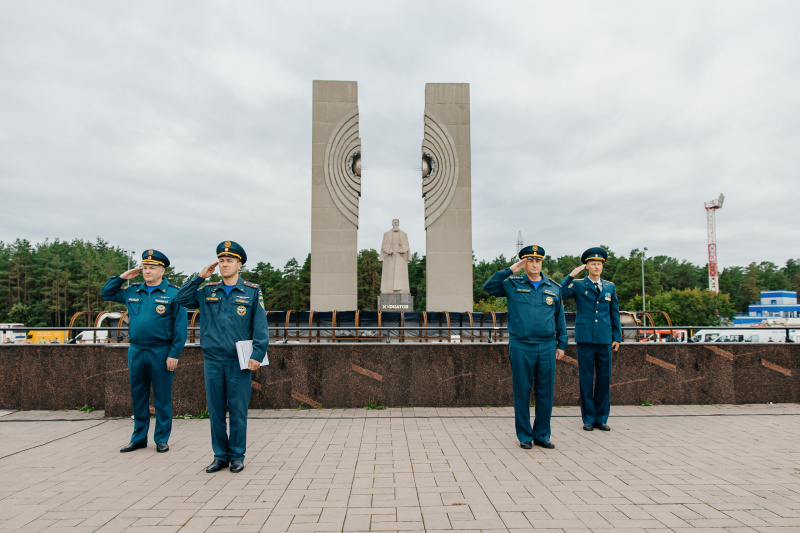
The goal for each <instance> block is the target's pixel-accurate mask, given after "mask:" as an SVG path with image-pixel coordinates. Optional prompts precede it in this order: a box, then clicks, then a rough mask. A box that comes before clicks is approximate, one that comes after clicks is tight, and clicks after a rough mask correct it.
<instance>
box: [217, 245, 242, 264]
mask: <svg viewBox="0 0 800 533" xmlns="http://www.w3.org/2000/svg"><path fill="white" fill-rule="evenodd" d="M217 257H235V258H236V259H238V260H239V261H241V262H242V264H245V263H246V262H247V254H246V253H245V251H244V248H242V247H241V245H240V244H239V243H238V242H235V241H223V242H221V243H219V244H218V245H217Z"/></svg>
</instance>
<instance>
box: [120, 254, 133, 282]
mask: <svg viewBox="0 0 800 533" xmlns="http://www.w3.org/2000/svg"><path fill="white" fill-rule="evenodd" d="M120 251H122V252H125V256H126V257H127V258H128V270H130V269H131V257H133V254H135V253H136V252H134V251H133V250H126V249H125V248H120ZM130 284H131V282H130V281H127V282H126V283H125V286H126V287H128V286H129V285H130Z"/></svg>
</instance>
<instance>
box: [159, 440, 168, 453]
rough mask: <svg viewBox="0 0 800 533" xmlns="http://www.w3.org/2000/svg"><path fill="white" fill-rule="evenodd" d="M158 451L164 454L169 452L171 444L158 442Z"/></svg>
mask: <svg viewBox="0 0 800 533" xmlns="http://www.w3.org/2000/svg"><path fill="white" fill-rule="evenodd" d="M156 451H157V452H158V453H164V452H168V451H169V444H167V443H166V442H156Z"/></svg>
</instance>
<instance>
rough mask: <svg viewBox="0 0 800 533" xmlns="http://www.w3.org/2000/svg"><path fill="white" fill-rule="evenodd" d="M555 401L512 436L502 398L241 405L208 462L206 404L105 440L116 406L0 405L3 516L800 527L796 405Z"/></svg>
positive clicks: (167, 521)
mask: <svg viewBox="0 0 800 533" xmlns="http://www.w3.org/2000/svg"><path fill="white" fill-rule="evenodd" d="M554 415H555V417H554V418H553V442H554V443H555V444H556V449H555V450H543V449H541V448H536V447H534V449H532V450H522V449H520V448H519V447H518V446H517V442H516V439H515V438H514V432H513V416H512V410H511V409H510V408H483V409H481V408H473V409H435V408H406V409H387V410H382V411H366V410H355V409H348V410H336V409H334V410H306V411H287V410H283V411H251V412H250V416H251V419H250V421H249V433H248V453H247V458H246V461H245V470H244V471H243V472H242V473H240V474H231V473H230V472H229V471H227V470H226V471H223V472H219V473H217V474H206V473H205V471H204V468H205V466H206V465H207V464H208V463H210V462H211V459H212V453H211V445H210V436H209V428H208V421H207V420H196V419H191V420H183V419H181V420H176V421H175V424H174V427H173V434H172V439H171V441H170V445H171V450H170V452H169V453H166V454H157V453H155V449H154V447H153V445H152V443H151V445H150V447H149V448H147V449H144V450H138V451H136V452H133V453H129V454H120V453H119V451H118V450H119V448H120V447H121V446H122V445H124V444H125V443H126V442H127V441H128V438H129V436H130V432H131V429H132V421H131V420H130V419H104V418H103V417H102V412H94V413H90V414H86V413H81V412H78V411H67V412H32V411H27V412H14V413H3V412H0V531H100V532H113V531H135V532H149V531H153V532H173V531H182V532H195V531H209V532H212V531H220V532H235V531H291V532H295V531H296V532H301V531H429V532H430V531H470V532H476V531H485V532H520V533H521V532H523V531H549V532H573V531H575V532H578V531H610V530H614V531H623V532H627V531H648V532H651V531H652V532H656V531H686V532H689V531H691V532H694V533H696V532H703V531H715V532H741V533H744V532H753V531H758V532H775V533H777V532H790V531H791V532H798V531H800V405H794V404H791V405H787V404H784V405H720V406H655V407H623V406H620V407H614V408H613V410H612V417H611V419H610V420H609V424H610V425H611V427H612V431H611V432H608V433H605V432H601V431H597V430H596V431H592V432H585V431H582V430H581V422H580V418H579V416H578V415H579V413H578V409H577V408H575V407H561V408H556V409H555V410H554ZM151 431H152V425H151Z"/></svg>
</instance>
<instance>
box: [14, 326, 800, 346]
mask: <svg viewBox="0 0 800 533" xmlns="http://www.w3.org/2000/svg"><path fill="white" fill-rule="evenodd" d="M199 329H200V328H199V327H197V326H192V327H189V328H188V330H189V331H190V332H192V333H193V337H197V333H198V331H199ZM574 329H575V328H574V327H571V326H570V327H567V332H568V334H569V337H570V339H572V337H573V335H572V333H573V332H574ZM700 330H704V331H709V330H710V331H725V332H728V333H729V334H728V335H727V337H730V336H732V335H734V334H730V332H731V331H735V332H736V333H735V336H736V337H740V336H741V337H742V338H741V339H738V340H733V339H727V340H726V339H725V338H724V337H725V336H724V335H721V336H720V337H719V338H718V339H715V340H712V341H710V342H709V343H715V344H716V343H728V342H730V343H736V342H749V341H747V339H746V338H745V337H747V336H748V335H749V336H750V337H751V338H752V336H753V335H759V336H760V334H761V333H764V332H775V331H782V332H783V337H782V338H781V340H773V339H772V337H773V336H772V335H770V340H766V341H760V340H759V341H756V342H758V343H767V342H796V341H800V328H794V327H787V326H769V327H742V328H734V327H730V326H729V327H725V326H680V327H675V326H671V327H659V326H638V327H633V326H625V327H623V328H622V340H623V342H694V341H693V340H692V338H693V336H695V334H696V332H698V331H700ZM36 331H68V332H74V331H78V332H83V331H96V332H100V331H108V332H109V334H108V336H107V339H105V340H100V342H99V343H107V342H123V341H126V340H127V332H128V328H127V327H125V326H109V327H39V328H28V327H7V328H0V333H8V332H12V333H14V332H23V333H26V334H28V333H31V332H36ZM454 332H455V333H454ZM465 332H466V334H465ZM314 333H316V335H313V334H314ZM269 334H270V341H272V342H281V343H289V342H293V343H294V342H305V343H320V342H325V343H336V342H386V343H390V342H393V341H396V342H440V343H441V342H462V343H463V342H473V343H474V342H488V343H495V342H506V341H507V340H508V327H507V326H475V325H473V326H454V325H444V324H443V325H440V326H414V325H412V326H408V325H406V326H395V325H390V326H370V325H363V326H351V325H345V326H299V325H279V326H273V325H270V327H269ZM69 337H70V338H69V339H66V340H63V339H62V340H60V341H58V344H74V343H75V338H74V336H69ZM93 340H94V341H97V339H96V338H95V339H93ZM701 342H702V341H701ZM40 343H43V344H55V343H56V342H52V341H48V340H47V339H45V340H44V341H42V342H40ZM93 343H94V342H93ZM18 344H19V343H18ZM187 344H194V343H187Z"/></svg>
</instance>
